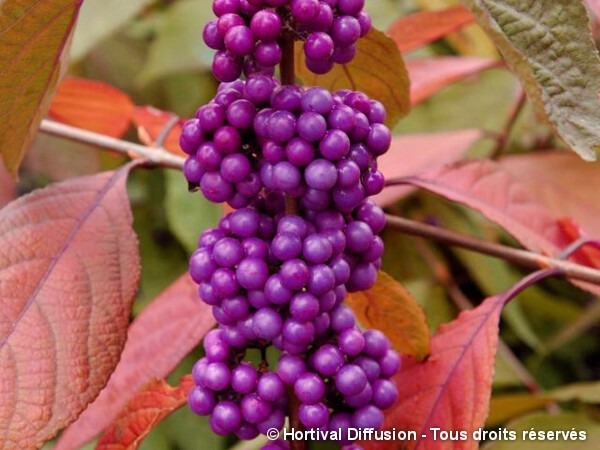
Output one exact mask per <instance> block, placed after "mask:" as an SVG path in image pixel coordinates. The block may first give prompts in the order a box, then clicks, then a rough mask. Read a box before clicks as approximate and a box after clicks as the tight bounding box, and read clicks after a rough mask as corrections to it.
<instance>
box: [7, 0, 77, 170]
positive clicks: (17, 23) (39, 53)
mask: <svg viewBox="0 0 600 450" xmlns="http://www.w3.org/2000/svg"><path fill="white" fill-rule="evenodd" d="M82 1H83V0H3V1H1V2H0V38H1V41H2V45H0V155H1V156H2V159H3V160H4V164H5V165H6V168H7V169H8V170H9V171H10V172H12V174H13V176H16V174H17V171H18V169H19V164H20V163H21V160H22V159H23V155H24V154H25V151H26V150H27V147H28V146H29V143H30V142H31V139H32V137H33V134H34V132H35V130H36V129H37V127H38V125H39V122H40V120H41V118H42V116H43V115H44V114H45V113H46V111H47V109H48V107H49V97H50V94H51V93H52V92H53V91H54V88H55V87H56V83H57V80H58V77H59V75H60V68H61V56H62V54H63V52H64V49H65V46H66V44H67V42H68V39H69V36H70V34H71V30H72V28H73V24H74V22H75V19H76V18H77V13H78V12H79V8H80V6H81V3H82Z"/></svg>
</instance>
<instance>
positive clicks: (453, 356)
mask: <svg viewBox="0 0 600 450" xmlns="http://www.w3.org/2000/svg"><path fill="white" fill-rule="evenodd" d="M505 300H506V298H505V296H504V295H500V296H496V297H492V298H489V299H488V300H486V301H485V302H484V303H482V304H481V305H480V306H479V307H477V308H476V309H473V310H470V311H465V312H463V313H462V314H461V315H460V316H459V317H458V319H457V320H455V321H454V322H451V323H449V324H446V325H442V326H441V327H440V328H439V329H438V331H437V333H436V334H435V336H434V337H433V339H432V341H431V356H430V357H429V358H428V359H427V361H426V362H424V363H419V362H417V361H415V360H412V359H409V360H408V361H407V362H404V363H403V366H402V369H401V371H400V373H398V374H397V375H396V377H395V381H396V383H397V386H398V391H399V395H398V401H397V402H396V404H395V405H394V407H393V408H392V409H391V410H390V411H389V412H388V413H387V414H386V418H385V422H384V426H383V428H384V429H392V428H396V429H397V430H406V431H414V432H416V440H412V441H408V440H407V441H405V442H403V444H404V445H405V447H402V449H403V450H417V449H418V450H475V449H476V448H478V445H479V443H478V442H477V441H475V440H473V439H472V437H471V436H472V433H473V432H474V431H475V430H477V429H478V428H480V427H483V426H484V424H485V419H486V417H487V414H488V411H489V399H490V395H491V390H492V378H493V374H494V360H495V355H496V348H497V345H498V322H499V320H500V313H501V311H502V307H503V306H504V301H505ZM431 428H440V429H441V430H443V431H452V432H459V431H464V432H466V433H467V435H468V439H467V440H463V441H450V440H448V441H441V440H440V439H439V435H438V439H437V440H434V435H433V432H432V431H431ZM363 445H364V447H365V449H366V450H392V449H397V448H399V442H398V441H387V442H384V441H380V442H376V441H371V442H367V443H363Z"/></svg>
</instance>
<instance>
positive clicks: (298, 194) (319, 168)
mask: <svg viewBox="0 0 600 450" xmlns="http://www.w3.org/2000/svg"><path fill="white" fill-rule="evenodd" d="M385 118H386V114H385V109H384V107H383V105H382V104H381V103H380V102H379V101H377V100H371V99H369V98H368V97H367V96H366V95H365V94H362V93H360V92H352V91H339V92H337V93H335V94H331V93H330V92H329V91H327V90H326V89H323V88H320V87H312V88H308V89H304V88H302V87H300V86H289V85H288V86H280V85H279V83H278V81H277V80H275V79H274V78H272V77H269V76H266V75H258V76H254V77H252V78H250V79H249V80H248V81H247V82H243V81H236V82H233V83H227V84H222V85H221V86H220V88H219V92H218V93H217V96H216V97H215V99H214V100H213V101H212V102H211V103H209V104H208V105H205V106H202V107H201V108H200V109H199V110H198V112H197V114H196V118H195V119H192V120H190V121H188V122H187V123H186V124H185V126H184V129H183V134H182V140H181V145H182V148H183V150H184V151H185V152H186V153H188V154H189V155H190V156H189V157H188V159H187V161H186V164H185V168H184V173H185V175H186V178H187V180H188V182H189V183H190V184H191V185H192V186H200V189H201V190H202V192H203V194H204V195H205V196H206V197H207V198H208V199H209V200H211V201H214V202H224V201H226V202H229V204H230V205H231V206H232V207H234V208H240V207H244V206H248V205H249V204H250V203H251V202H252V200H253V199H254V198H255V197H256V195H257V194H258V193H259V192H260V191H261V189H262V188H263V187H266V188H267V189H269V190H272V191H280V192H283V193H284V194H286V195H288V196H290V197H292V198H299V199H300V201H301V203H302V205H303V206H304V207H306V209H307V210H312V211H324V210H327V209H329V208H330V207H331V206H332V205H333V204H335V207H336V209H338V210H339V211H341V212H343V213H350V212H352V211H353V210H354V209H355V208H356V207H357V206H358V205H359V204H360V203H361V202H362V201H363V200H364V199H365V198H366V197H368V196H370V195H375V194H378V193H379V192H381V190H382V189H383V185H384V179H383V175H382V173H381V172H380V171H379V170H377V157H378V156H380V155H382V154H383V153H385V152H386V151H387V150H388V148H389V146H390V142H391V133H390V130H389V129H388V128H387V127H386V126H385V125H384V124H383V122H384V121H385Z"/></svg>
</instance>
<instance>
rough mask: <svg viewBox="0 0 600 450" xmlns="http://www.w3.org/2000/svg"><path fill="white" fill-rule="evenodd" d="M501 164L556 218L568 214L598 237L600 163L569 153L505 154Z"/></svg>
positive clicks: (593, 235)
mask: <svg viewBox="0 0 600 450" xmlns="http://www.w3.org/2000/svg"><path fill="white" fill-rule="evenodd" d="M500 164H501V165H502V167H503V168H504V169H505V170H506V171H508V172H509V173H511V174H512V175H513V176H514V177H515V178H516V179H518V180H519V181H521V182H522V183H524V184H526V185H527V186H528V187H529V189H530V190H531V192H532V193H533V194H534V195H535V196H536V198H537V199H538V201H540V202H541V203H543V204H544V205H545V206H546V207H548V208H549V209H550V210H551V211H552V212H553V213H554V215H555V216H556V217H570V218H572V219H575V221H576V222H577V223H578V224H579V225H580V226H581V227H582V228H583V229H584V230H585V231H586V232H587V233H588V234H589V235H590V236H592V237H598V238H600V204H598V194H597V192H596V190H595V189H594V187H595V186H600V163H591V162H585V161H582V160H581V159H580V158H578V157H576V156H575V155H572V154H571V153H568V152H558V151H556V152H542V153H529V154H526V155H515V156H508V157H505V158H503V159H502V160H501V162H500Z"/></svg>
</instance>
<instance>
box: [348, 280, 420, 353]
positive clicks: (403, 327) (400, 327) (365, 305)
mask: <svg viewBox="0 0 600 450" xmlns="http://www.w3.org/2000/svg"><path fill="white" fill-rule="evenodd" d="M348 304H349V305H350V306H351V307H352V309H353V310H354V312H355V313H356V315H357V317H358V320H359V321H360V322H361V323H362V324H363V325H364V326H366V327H369V328H377V329H379V330H381V331H383V332H384V333H385V335H386V336H387V337H388V338H389V339H390V341H391V343H392V346H393V347H394V348H395V349H396V350H398V351H400V352H402V353H404V354H405V355H411V356H414V357H415V358H418V359H420V360H423V359H425V358H426V357H427V355H429V328H428V327H427V320H426V319H425V314H424V313H423V310H422V309H421V307H420V306H419V305H418V303H417V302H416V300H415V299H414V298H413V297H412V295H411V294H410V292H408V291H407V290H406V289H405V288H404V287H403V286H402V285H401V284H400V283H398V282H397V281H396V280H394V279H393V278H392V277H390V276H389V275H388V274H387V273H385V272H379V277H378V279H377V283H375V286H373V287H372V288H371V289H369V290H368V291H364V292H357V293H354V294H351V295H349V296H348Z"/></svg>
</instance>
